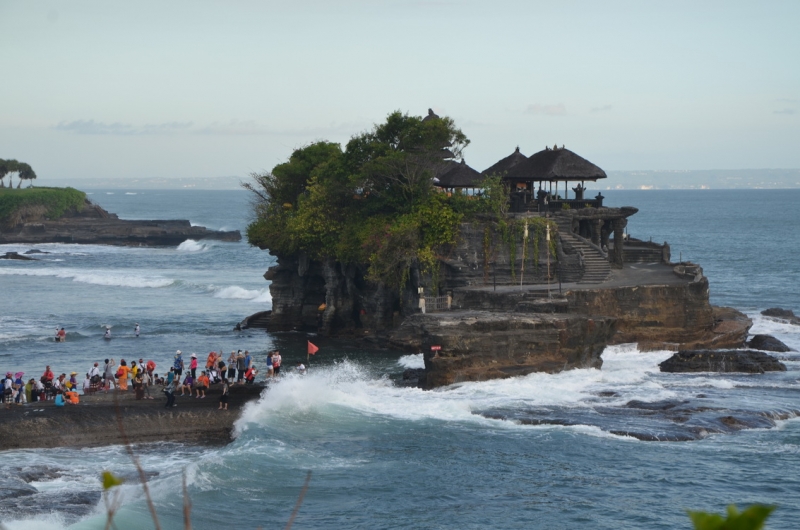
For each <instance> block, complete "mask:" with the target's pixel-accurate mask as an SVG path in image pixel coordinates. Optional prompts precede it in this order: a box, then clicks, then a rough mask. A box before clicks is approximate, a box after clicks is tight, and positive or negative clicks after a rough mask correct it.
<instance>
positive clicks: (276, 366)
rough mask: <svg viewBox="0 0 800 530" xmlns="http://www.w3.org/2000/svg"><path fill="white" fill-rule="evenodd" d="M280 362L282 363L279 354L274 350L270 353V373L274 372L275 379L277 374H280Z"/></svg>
mask: <svg viewBox="0 0 800 530" xmlns="http://www.w3.org/2000/svg"><path fill="white" fill-rule="evenodd" d="M281 361H282V359H281V352H279V351H278V350H275V351H274V352H273V353H272V371H273V372H275V377H277V376H278V374H279V373H281Z"/></svg>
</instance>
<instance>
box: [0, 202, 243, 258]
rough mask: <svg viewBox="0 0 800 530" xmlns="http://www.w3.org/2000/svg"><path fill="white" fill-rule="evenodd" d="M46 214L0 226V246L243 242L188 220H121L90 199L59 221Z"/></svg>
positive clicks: (32, 211) (35, 211)
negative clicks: (205, 241) (211, 241)
mask: <svg viewBox="0 0 800 530" xmlns="http://www.w3.org/2000/svg"><path fill="white" fill-rule="evenodd" d="M23 191H24V190H23ZM44 213H45V211H44V210H39V209H35V208H32V209H29V211H28V215H26V216H18V217H19V218H18V219H17V220H16V221H15V222H13V223H10V224H9V223H6V224H2V225H0V244H15V243H16V244H19V243H29V244H39V243H82V244H98V245H120V246H175V245H180V244H181V243H183V242H184V241H186V240H187V239H194V240H199V239H216V240H220V241H239V240H241V238H242V235H241V234H240V233H239V231H238V230H233V231H228V232H225V231H217V230H209V229H207V228H205V227H203V226H192V224H191V223H190V222H189V221H187V220H155V221H133V220H124V219H119V218H118V217H117V215H115V214H112V213H109V212H107V211H106V210H104V209H103V208H101V207H100V206H98V205H96V204H93V203H91V202H90V201H89V200H88V199H87V200H86V201H85V204H84V205H83V207H82V208H80V209H75V210H70V211H67V212H65V213H64V214H63V215H61V216H59V217H58V218H56V219H48V218H47V217H46V216H45V215H44ZM14 259H20V258H14Z"/></svg>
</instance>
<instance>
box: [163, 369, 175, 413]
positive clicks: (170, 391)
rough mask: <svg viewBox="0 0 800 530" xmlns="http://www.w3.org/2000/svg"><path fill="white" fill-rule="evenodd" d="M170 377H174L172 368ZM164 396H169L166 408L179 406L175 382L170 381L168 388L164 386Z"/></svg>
mask: <svg viewBox="0 0 800 530" xmlns="http://www.w3.org/2000/svg"><path fill="white" fill-rule="evenodd" d="M170 375H172V368H170ZM164 394H165V395H166V396H167V404H166V405H165V406H164V407H165V408H170V407H177V406H178V405H176V404H175V381H170V380H168V382H167V384H166V386H164Z"/></svg>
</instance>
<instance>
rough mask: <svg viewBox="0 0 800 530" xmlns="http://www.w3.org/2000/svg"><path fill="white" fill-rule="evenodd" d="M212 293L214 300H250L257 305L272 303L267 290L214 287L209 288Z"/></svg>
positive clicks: (232, 286) (234, 286)
mask: <svg viewBox="0 0 800 530" xmlns="http://www.w3.org/2000/svg"><path fill="white" fill-rule="evenodd" d="M211 289H212V291H213V292H214V298H225V299H232V300H250V301H252V302H257V303H268V302H272V296H271V295H270V293H269V289H268V288H267V289H244V288H243V287H239V286H238V285H231V286H228V287H214V286H211Z"/></svg>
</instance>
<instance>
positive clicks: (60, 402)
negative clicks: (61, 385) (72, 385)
mask: <svg viewBox="0 0 800 530" xmlns="http://www.w3.org/2000/svg"><path fill="white" fill-rule="evenodd" d="M55 403H56V407H63V406H64V394H62V393H61V392H59V393H58V394H56V400H55Z"/></svg>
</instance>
